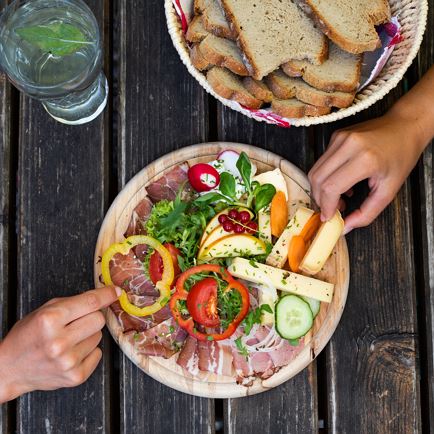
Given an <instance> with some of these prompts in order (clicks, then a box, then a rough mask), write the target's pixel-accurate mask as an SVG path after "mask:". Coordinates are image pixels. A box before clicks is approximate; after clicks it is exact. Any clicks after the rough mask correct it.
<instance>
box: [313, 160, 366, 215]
mask: <svg viewBox="0 0 434 434" xmlns="http://www.w3.org/2000/svg"><path fill="white" fill-rule="evenodd" d="M359 166H360V165H359V164H358V163H357V162H355V161H353V162H350V163H348V164H345V165H343V166H341V167H340V168H339V169H338V170H336V171H335V172H334V173H333V174H332V175H330V176H329V177H328V178H327V179H326V180H324V182H323V183H322V184H321V188H320V203H319V206H320V207H321V219H322V220H323V221H327V220H330V219H331V218H332V217H333V215H334V213H335V212H336V209H337V208H338V203H339V199H340V198H341V194H343V193H345V192H346V191H347V190H348V189H349V188H350V187H352V186H353V185H354V184H357V183H358V182H360V181H362V180H363V179H366V178H368V177H369V175H370V170H371V169H370V168H369V167H368V166H366V165H363V166H362V167H359Z"/></svg>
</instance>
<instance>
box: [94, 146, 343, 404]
mask: <svg viewBox="0 0 434 434" xmlns="http://www.w3.org/2000/svg"><path fill="white" fill-rule="evenodd" d="M225 149H234V150H235V151H238V152H241V151H245V152H246V153H247V155H248V156H249V157H250V159H251V161H252V162H253V163H254V164H255V165H256V166H257V167H258V172H259V173H260V172H264V171H267V170H272V169H274V168H276V167H278V168H280V169H281V171H282V172H283V174H284V175H285V178H286V181H287V185H288V192H289V197H290V198H289V202H288V207H289V214H290V215H292V214H293V212H294V211H295V210H296V209H297V207H298V206H299V205H300V204H304V205H306V204H309V203H310V202H311V201H310V196H309V191H310V186H309V182H308V180H307V177H306V175H305V174H304V173H303V172H302V171H301V170H300V169H298V168H297V167H296V166H294V165H293V164H291V163H290V162H288V161H286V160H285V159H283V158H282V157H279V156H278V155H276V154H273V153H271V152H269V151H266V150H264V149H260V148H257V147H254V146H250V145H242V144H238V143H228V142H215V143H202V144H198V145H193V146H189V147H186V148H183V149H179V150H177V151H174V152H171V153H170V154H167V155H165V156H164V157H161V158H159V159H158V160H156V161H154V162H153V163H151V164H150V165H148V166H147V167H145V168H144V169H142V170H141V171H140V172H139V173H138V174H137V175H136V176H135V177H134V178H132V179H131V180H130V181H129V182H128V184H127V185H126V186H125V188H124V189H123V190H122V191H121V192H120V193H119V195H118V196H117V198H116V199H115V201H114V202H113V204H112V206H111V207H110V209H109V211H108V212H107V215H106V217H105V219H104V222H103V224H102V226H101V230H100V233H99V236H98V241H97V245H96V250H95V267H94V279H95V285H96V286H97V287H101V286H102V284H101V282H100V275H101V266H100V261H99V260H100V258H101V256H102V255H103V253H104V251H105V250H106V249H107V247H109V246H110V245H111V244H112V243H114V242H119V241H122V240H123V239H124V235H123V234H124V233H125V231H126V228H127V226H128V223H129V220H130V217H131V215H132V211H133V210H134V208H135V206H136V205H137V203H138V202H139V201H140V200H141V199H143V198H144V197H145V196H146V190H145V187H146V186H147V185H148V184H149V183H151V182H153V181H154V180H156V179H158V178H159V177H161V176H162V175H163V174H164V173H165V172H167V171H169V170H170V169H171V168H173V167H174V166H176V165H178V164H180V163H182V162H184V161H187V162H189V163H190V164H194V163H197V162H207V161H211V160H213V159H215V158H216V156H217V154H218V153H219V152H220V151H222V150H225ZM349 276H350V270H349V260H348V250H347V244H346V241H345V239H344V238H343V237H342V238H341V239H340V240H339V242H338V244H337V246H336V248H335V250H334V252H333V254H332V255H331V256H330V258H329V260H328V261H327V263H326V265H325V266H324V269H323V270H322V271H321V272H320V273H319V274H318V275H317V276H315V277H316V278H318V279H321V280H325V281H328V282H331V283H334V285H335V289H334V295H333V300H332V302H331V303H330V304H328V303H321V310H320V313H319V314H318V316H317V317H316V319H315V323H314V327H313V328H312V330H311V331H310V332H309V334H308V335H306V336H305V338H304V347H303V349H302V350H301V351H300V352H299V354H298V355H297V356H296V357H295V359H293V360H292V361H291V362H290V364H289V365H287V366H285V367H283V368H282V369H281V370H280V371H278V372H277V373H276V374H274V375H273V376H271V377H270V378H268V379H267V380H260V379H257V380H255V382H254V383H253V385H252V386H250V387H245V386H241V385H238V384H236V381H235V375H234V376H233V377H227V376H222V375H216V374H209V373H203V372H201V373H200V376H198V377H194V378H193V377H192V376H191V375H190V374H188V373H186V372H184V371H183V370H182V368H181V367H179V366H178V365H177V364H176V359H177V357H178V354H175V355H174V356H173V357H171V358H170V359H163V358H161V357H152V356H144V355H140V354H137V353H136V352H135V351H134V349H133V347H132V346H131V345H130V343H129V341H128V339H127V338H126V337H125V336H124V335H123V333H122V329H121V327H120V325H119V323H118V321H117V319H116V317H115V316H114V314H113V312H112V311H111V310H110V309H106V311H105V315H106V319H107V326H108V328H109V330H110V332H111V334H112V336H113V338H114V339H115V340H116V342H117V343H118V345H119V346H120V347H121V349H122V351H123V352H124V353H125V354H126V355H127V356H128V357H129V358H130V359H131V361H132V362H133V363H135V364H136V365H137V366H138V367H139V368H140V369H142V370H143V371H144V372H145V373H146V374H148V375H150V376H151V377H152V378H154V379H155V380H157V381H159V382H161V383H163V384H165V385H167V386H169V387H172V388H174V389H176V390H179V391H181V392H185V393H189V394H191V395H196V396H202V397H209V398H236V397H243V396H248V395H252V394H255V393H260V392H265V391H267V390H269V389H270V388H273V387H276V386H278V385H280V384H282V383H283V382H285V381H287V380H289V379H290V378H292V377H293V376H294V375H296V374H297V373H298V372H300V371H301V370H302V369H304V368H305V367H306V366H308V365H309V364H310V363H311V362H312V361H313V360H314V359H315V357H316V356H317V355H318V354H319V352H320V351H321V350H322V349H323V348H324V346H325V345H326V344H327V342H328V341H329V339H330V338H331V336H332V334H333V333H334V331H335V329H336V327H337V325H338V323H339V320H340V318H341V315H342V311H343V309H344V306H345V301H346V298H347V292H348V284H349Z"/></svg>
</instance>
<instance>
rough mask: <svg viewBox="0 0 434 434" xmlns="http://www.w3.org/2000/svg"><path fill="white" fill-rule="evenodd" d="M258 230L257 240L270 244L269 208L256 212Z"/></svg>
mask: <svg viewBox="0 0 434 434" xmlns="http://www.w3.org/2000/svg"><path fill="white" fill-rule="evenodd" d="M258 230H259V238H260V239H261V240H262V241H264V242H267V243H271V223H270V207H267V208H264V209H261V211H259V212H258Z"/></svg>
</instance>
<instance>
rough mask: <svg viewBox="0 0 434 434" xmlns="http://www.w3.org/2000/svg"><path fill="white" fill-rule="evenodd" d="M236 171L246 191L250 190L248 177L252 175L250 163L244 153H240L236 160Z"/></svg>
mask: <svg viewBox="0 0 434 434" xmlns="http://www.w3.org/2000/svg"><path fill="white" fill-rule="evenodd" d="M237 169H238V170H239V172H240V175H241V178H243V182H244V186H245V187H246V190H247V191H250V190H251V186H250V177H251V175H252V163H251V162H250V159H249V157H248V156H247V154H246V153H245V152H241V154H240V156H239V158H238V160H237Z"/></svg>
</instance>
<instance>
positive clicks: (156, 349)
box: [130, 318, 187, 359]
mask: <svg viewBox="0 0 434 434" xmlns="http://www.w3.org/2000/svg"><path fill="white" fill-rule="evenodd" d="M186 337H187V333H186V332H185V331H184V330H183V329H181V328H180V327H179V326H178V324H177V323H176V321H175V320H174V319H173V318H169V319H167V320H166V321H163V322H162V323H160V324H158V325H156V326H155V327H152V328H151V329H149V330H146V331H144V332H141V333H134V334H131V335H130V339H132V343H133V345H134V348H135V350H136V351H137V352H138V353H139V354H145V355H147V356H160V357H164V358H165V359H168V358H169V357H172V356H173V355H174V354H175V353H177V352H178V351H179V349H180V348H181V346H182V344H183V342H184V341H185V339H186Z"/></svg>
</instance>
